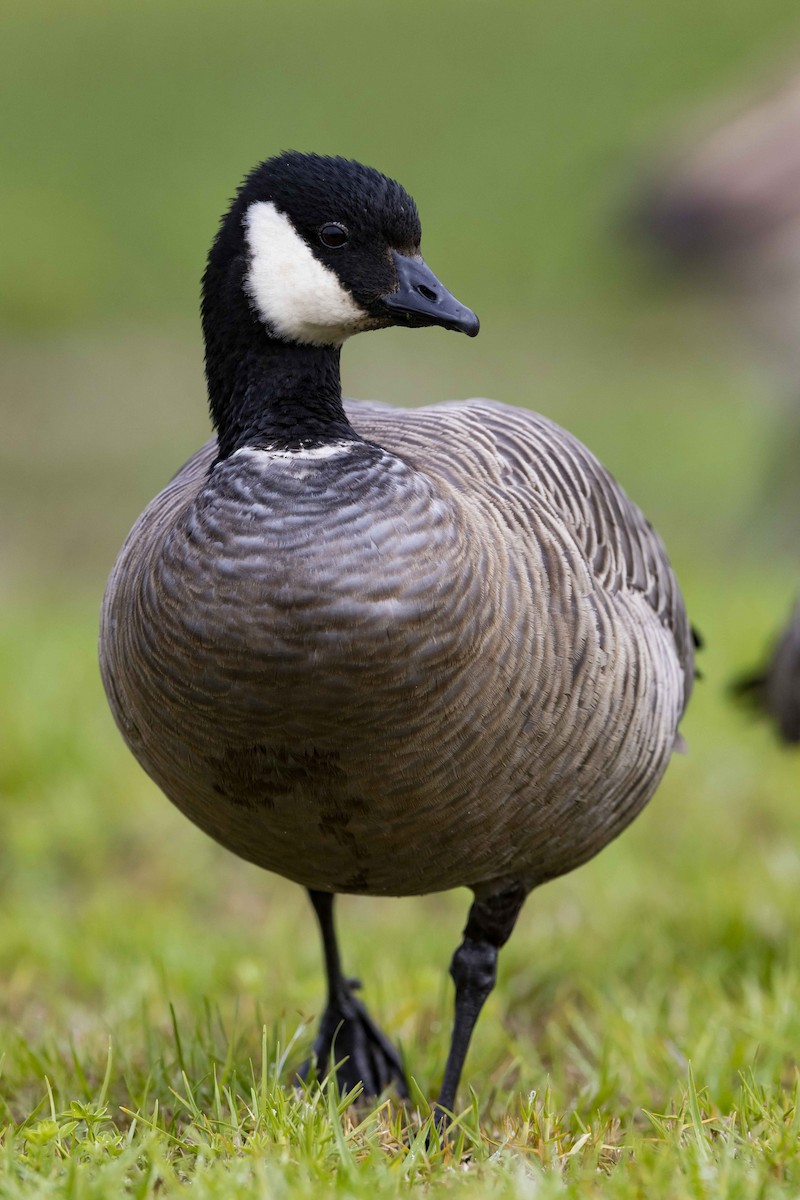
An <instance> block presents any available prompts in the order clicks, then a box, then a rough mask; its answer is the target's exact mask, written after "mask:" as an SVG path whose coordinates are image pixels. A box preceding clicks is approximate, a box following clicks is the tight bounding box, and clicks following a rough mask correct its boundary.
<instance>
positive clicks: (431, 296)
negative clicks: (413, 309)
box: [417, 283, 439, 304]
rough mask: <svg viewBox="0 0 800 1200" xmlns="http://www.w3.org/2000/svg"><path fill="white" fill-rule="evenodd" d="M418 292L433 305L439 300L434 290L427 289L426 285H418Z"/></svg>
mask: <svg viewBox="0 0 800 1200" xmlns="http://www.w3.org/2000/svg"><path fill="white" fill-rule="evenodd" d="M417 291H418V292H419V294H420V296H424V297H425V299H426V300H430V302H431V304H435V303H436V301H437V300H438V299H439V297H438V296H437V295H436V292H435V291H434V290H433V288H429V287H426V286H425V284H424V283H418V284H417Z"/></svg>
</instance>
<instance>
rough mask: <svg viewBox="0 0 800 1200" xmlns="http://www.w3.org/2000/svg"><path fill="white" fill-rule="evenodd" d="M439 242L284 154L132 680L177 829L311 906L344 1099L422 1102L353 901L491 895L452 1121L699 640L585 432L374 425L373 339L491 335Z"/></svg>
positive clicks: (468, 417)
mask: <svg viewBox="0 0 800 1200" xmlns="http://www.w3.org/2000/svg"><path fill="white" fill-rule="evenodd" d="M348 187H349V189H350V190H351V191H352V192H353V196H349V195H348ZM343 195H344V198H343ZM265 196H266V199H264V197H265ZM367 201H371V202H372V204H373V206H374V207H375V208H376V213H377V215H376V216H375V217H374V218H372V217H370V218H369V220H372V221H373V224H372V225H368V224H367V222H368V218H367V217H365V216H364V213H365V212H367V213H369V212H371V210H370V208H369V204H368V203H367ZM348 205H349V207H348ZM287 212H288V213H289V214H290V216H289V217H286V216H285V215H284V214H285V213H287ZM309 212H310V213H311V215H310V216H309V215H308V214H309ZM330 216H335V218H336V221H335V222H331V221H330V220H327V218H328V217H330ZM320 222H322V224H320ZM242 230H244V234H242ZM340 238H344V239H345V240H344V241H342V242H341V243H340ZM242 239H244V251H243V250H242ZM293 239H294V240H293ZM418 243H419V228H418V221H417V218H416V210H415V209H414V207H413V201H411V200H410V198H409V197H408V196H407V194H406V193H405V192H403V191H402V189H400V188H399V186H398V185H397V184H394V183H392V181H389V180H386V179H385V178H384V177H383V176H379V175H378V174H377V173H376V172H369V171H368V170H367V169H366V168H362V167H358V165H357V164H347V163H343V162H342V160H328V159H317V158H314V157H313V156H312V157H310V158H304V157H302V156H284V158H282V159H278V160H273V161H272V162H270V163H267V164H264V165H263V166H262V167H261V168H259V169H257V171H256V172H254V174H253V175H252V176H251V177H250V179H249V180H248V181H247V182H246V183H245V185H244V187H243V189H242V191H241V192H240V193H239V196H238V197H237V199H236V200H235V201H234V204H233V206H232V208H231V211H230V213H229V214H228V216H227V217H226V219H225V220H224V222H223V226H222V229H221V232H220V235H219V237H218V239H217V242H216V243H215V246H214V248H213V249H212V254H211V258H210V259H209V269H208V271H207V273H206V279H205V293H204V325H205V333H206V345H207V374H208V379H209V390H210V395H211V404H212V412H213V413H214V417H215V421H216V424H217V427H218V434H219V436H218V439H216V440H215V441H213V442H210V443H208V445H206V446H205V447H203V449H201V450H200V451H199V452H198V453H197V454H196V455H195V456H194V458H192V459H191V460H190V461H189V462H188V463H187V464H186V466H185V467H184V468H183V469H182V470H181V471H180V472H179V473H178V475H177V476H176V477H175V478H174V479H173V481H172V482H171V483H170V484H169V485H168V487H167V488H166V489H165V490H164V491H163V492H162V493H161V494H160V495H159V496H157V497H156V499H155V500H154V501H153V502H152V504H151V505H150V506H149V507H148V508H147V510H146V511H145V513H144V514H143V515H142V517H141V518H140V520H139V521H138V523H137V524H136V526H135V527H134V529H133V531H132V533H131V534H130V536H129V538H128V540H127V542H126V544H125V546H124V548H123V550H122V553H121V555H120V558H119V561H118V562H117V565H116V567H115V568H114V571H113V572H112V575H111V578H110V581H109V586H108V590H107V594H106V599H105V603H104V608H103V621H102V630H101V666H102V671H103V678H104V682H105V685H106V690H107V693H108V696H109V700H110V703H111V706H112V709H113V711H114V714H115V717H116V719H117V721H118V723H119V725H120V728H121V730H122V732H123V735H124V736H125V738H126V740H127V742H128V744H129V746H130V747H131V749H132V751H133V752H134V754H135V755H136V757H137V758H138V759H139V761H140V763H141V764H142V765H143V767H144V768H145V770H146V771H147V772H148V773H149V774H150V775H151V776H152V778H153V779H155V780H156V782H157V783H158V784H159V785H160V786H161V788H162V789H163V790H164V791H165V792H166V794H167V795H168V796H169V797H170V798H171V799H172V800H173V801H174V802H175V803H176V804H177V805H178V807H179V808H181V809H182V810H183V811H184V812H185V813H186V814H187V816H189V817H190V818H191V819H192V820H193V821H195V822H196V823H197V824H198V825H200V826H201V827H202V828H203V829H205V830H206V831H207V832H208V833H210V834H211V835H212V836H213V837H215V838H216V839H217V840H218V841H220V842H221V843H222V844H223V845H225V846H227V847H229V848H230V849H231V850H233V851H235V852H236V853H237V854H239V855H241V856H242V857H244V858H247V859H249V860H251V861H253V862H256V863H258V864H260V865H261V866H264V867H266V868H268V869H269V870H273V871H276V872H279V873H280V874H282V875H285V876H287V877H288V878H290V879H293V880H295V881H297V882H298V883H301V884H304V885H305V886H306V887H307V888H308V889H309V891H310V892H311V896H312V899H313V901H314V904H315V907H316V909H317V913H318V915H319V917H320V921H321V924H322V931H323V941H324V946H325V952H326V964H327V968H328V979H329V991H330V995H329V1003H328V1008H327V1010H326V1013H325V1017H324V1019H323V1023H322V1031H321V1033H320V1037H319V1039H318V1042H317V1046H316V1052H317V1057H318V1060H319V1062H320V1064H324V1063H325V1062H326V1061H327V1059H328V1055H329V1053H330V1049H331V1042H332V1040H333V1037H334V1034H335V1033H336V1031H337V1029H339V1033H338V1039H339V1040H338V1041H337V1042H336V1046H337V1057H339V1056H340V1055H341V1054H342V1052H344V1053H346V1054H347V1055H348V1056H349V1060H350V1066H349V1068H348V1067H347V1066H345V1068H343V1070H344V1072H345V1073H344V1076H343V1082H345V1083H348V1084H349V1083H351V1082H353V1081H355V1080H357V1079H361V1080H362V1081H363V1082H364V1083H365V1086H366V1087H367V1088H368V1090H380V1088H381V1087H383V1086H384V1085H385V1084H386V1083H387V1082H388V1081H389V1080H390V1079H391V1078H393V1077H395V1078H397V1077H399V1078H400V1081H401V1085H402V1068H401V1066H400V1064H399V1060H398V1059H397V1057H396V1055H395V1053H394V1051H393V1050H392V1048H391V1047H390V1046H389V1044H388V1043H386V1041H385V1039H383V1038H382V1035H380V1033H379V1031H378V1030H377V1029H376V1028H375V1026H374V1025H372V1023H371V1020H370V1018H369V1017H368V1015H367V1014H366V1012H365V1010H364V1009H363V1008H362V1007H361V1006H360V1005H359V1004H358V1002H357V1001H356V1000H355V998H354V997H353V995H352V992H351V990H350V988H349V985H348V983H347V980H346V979H345V978H344V976H343V974H342V972H341V968H340V966H339V960H338V950H337V947H336V941H335V936H334V933H333V924H332V910H331V902H332V901H331V897H332V895H333V894H334V893H337V892H359V893H367V894H388V895H408V894H414V893H423V892H430V891H436V890H440V889H444V888H450V887H454V886H457V885H467V886H469V887H471V888H473V890H474V892H475V895H476V901H475V903H474V905H473V908H472V911H471V913H470V919H469V922H468V924H467V929H466V931H465V938H464V942H463V943H462V945H461V947H460V949H459V950H458V951H457V952H456V956H455V958H454V960H453V965H452V968H451V970H452V973H453V975H454V978H455V980H456V987H457V1002H456V1024H455V1030H454V1035H453V1043H452V1047H451V1054H450V1058H449V1060H448V1067H447V1071H446V1075H445V1082H444V1085H443V1089H442V1094H441V1097H440V1100H441V1103H442V1104H443V1106H444V1107H445V1108H452V1105H453V1102H454V1098H455V1087H456V1084H457V1081H458V1077H459V1074H460V1070H461V1064H462V1062H463V1058H464V1054H465V1052H466V1046H467V1042H468V1039H469V1034H470V1032H471V1029H472V1025H473V1024H474V1020H475V1018H476V1017H477V1013H478V1011H479V1009H480V1005H481V1003H482V1001H483V999H484V998H485V996H486V994H487V993H488V991H489V990H490V988H491V986H492V983H493V980H494V969H495V962H496V957H497V950H498V948H499V947H500V946H501V945H502V944H503V942H504V941H505V940H506V939H507V937H508V935H509V934H510V932H511V928H512V927H513V924H514V920H515V918H516V916H517V913H518V912H519V909H520V907H521V904H522V902H523V900H524V898H525V896H526V895H527V893H528V892H529V891H530V889H531V888H533V887H534V886H536V885H537V884H539V883H541V882H543V881H544V880H546V879H549V878H552V877H553V876H556V875H559V874H561V873H563V872H564V871H568V870H570V869H572V868H573V867H575V866H577V865H579V864H580V863H582V862H584V861H585V860H586V859H588V858H589V857H591V856H592V855H593V854H595V853H596V852H597V851H598V850H599V849H601V848H602V846H604V845H605V844H606V843H607V842H608V841H609V840H610V839H611V838H613V837H614V836H615V835H616V834H618V833H619V832H620V831H621V830H622V829H623V828H624V827H625V826H626V825H627V824H628V823H629V822H630V821H631V820H632V818H633V817H634V816H635V815H636V813H637V812H638V811H639V810H640V809H641V807H642V805H643V804H644V803H645V802H646V801H647V799H648V798H649V797H650V795H651V794H652V793H653V791H654V789H655V787H656V786H657V784H658V782H659V780H660V779H661V776H662V775H663V772H664V770H665V768H666V766H667V763H668V761H669V758H670V754H671V752H672V749H673V747H674V745H675V740H676V736H677V726H678V722H679V719H680V716H681V714H682V712H683V709H684V706H685V703H686V699H687V697H688V694H689V690H690V686H691V680H692V674H693V671H692V643H691V637H690V633H689V627H688V624H687V620H686V615H685V612H684V608H683V602H682V600H681V597H680V593H679V591H678V588H677V584H676V582H675V579H674V576H673V574H672V571H671V569H670V566H669V563H668V561H667V558H666V554H665V552H664V548H663V546H662V543H661V541H660V540H659V538H658V537H657V535H656V534H655V533H654V532H653V530H652V528H651V527H650V525H649V524H648V523H647V522H646V521H645V519H644V518H643V517H642V515H641V513H640V512H639V510H638V509H637V508H635V506H634V505H633V504H631V502H630V501H629V500H628V499H627V497H626V496H625V494H624V493H623V492H622V490H621V489H620V488H619V487H618V485H617V484H616V483H615V482H614V480H613V479H612V478H611V477H610V476H609V475H608V473H607V472H606V471H605V470H604V469H603V467H602V466H601V465H600V464H599V463H598V462H597V460H596V459H595V458H594V457H593V456H592V455H591V454H590V453H589V451H587V450H586V449H585V448H584V447H583V446H581V445H580V443H579V442H577V441H576V440H575V439H574V438H572V437H571V436H570V435H569V434H568V433H566V432H565V431H564V430H562V429H559V428H558V427H557V426H556V425H553V424H552V423H551V422H549V421H547V420H546V419H545V418H543V417H539V416H536V415H534V414H532V413H530V412H527V411H523V410H519V409H512V408H508V407H506V406H504V405H499V404H494V403H492V402H490V401H485V400H470V401H465V402H463V403H446V404H441V405H435V406H432V407H430V408H423V409H414V410H398V409H392V408H390V407H387V406H385V405H380V404H375V403H371V402H370V403H358V402H355V401H348V402H347V403H346V405H343V403H342V401H341V392H340V389H339V376H338V353H339V344H340V342H341V341H342V340H344V337H345V336H347V334H348V333H350V332H353V331H356V330H357V329H359V328H369V327H373V326H377V325H380V324H388V323H390V322H396V321H400V322H405V321H410V322H411V323H416V324H419V323H426V324H444V325H446V326H448V327H451V328H457V329H463V330H464V331H465V332H469V333H475V332H477V319H476V318H475V317H474V315H473V314H472V313H470V312H469V311H468V310H466V309H464V308H463V306H461V305H459V304H458V302H457V301H455V300H454V299H453V298H452V297H451V296H449V293H447V292H445V291H444V289H442V288H441V285H440V284H439V283H438V281H437V280H436V279H435V277H434V276H432V275H431V274H430V272H429V271H428V269H427V267H425V264H424V263H423V262H422V260H421V259H420V258H419V257H418V249H417V248H418ZM348 246H349V247H350V248H349V249H348V248H347V247H348ZM321 247H322V248H321ZM398 247H399V249H398ZM309 260H310V261H309ZM321 264H322V265H324V271H321V270H320V266H321ZM276 281H278V282H277V283H276ZM281 281H282V283H281ZM278 283H281V286H278ZM337 288H338V289H339V290H338V291H337ZM387 313H388V315H387ZM231 314H232V315H231ZM340 1026H341V1028H339V1027H340ZM348 1070H349V1074H348V1073H347V1072H348Z"/></svg>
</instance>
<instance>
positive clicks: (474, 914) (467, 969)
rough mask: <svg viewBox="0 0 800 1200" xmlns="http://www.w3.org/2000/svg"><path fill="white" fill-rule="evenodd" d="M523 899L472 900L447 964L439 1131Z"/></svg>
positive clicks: (514, 895)
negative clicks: (452, 999)
mask: <svg viewBox="0 0 800 1200" xmlns="http://www.w3.org/2000/svg"><path fill="white" fill-rule="evenodd" d="M526 895H527V891H526V890H525V888H523V887H522V885H521V884H511V885H509V886H508V887H505V888H503V890H502V891H498V892H495V893H494V894H492V895H488V896H486V895H482V896H481V898H480V899H478V898H477V897H476V899H475V901H474V903H473V905H472V908H471V909H470V910H469V917H468V918H467V925H466V928H465V930H464V940H463V941H462V943H461V945H460V946H459V947H458V949H457V950H456V952H455V954H454V955H453V961H452V963H451V964H450V974H451V975H452V977H453V982H454V983H455V985H456V1012H455V1019H454V1022H453V1034H452V1037H451V1039H450V1053H449V1054H448V1056H447V1064H446V1066H445V1069H444V1079H443V1080H442V1087H441V1091H440V1092H439V1101H438V1103H437V1105H436V1109H435V1113H436V1121H437V1124H438V1125H439V1126H440V1127H442V1126H444V1125H446V1124H447V1119H448V1117H447V1112H453V1111H454V1109H455V1101H456V1089H457V1088H458V1083H459V1080H460V1078H461V1071H462V1069H463V1067H464V1059H465V1058H466V1056H467V1049H468V1047H469V1041H470V1038H471V1036H472V1031H473V1029H474V1028H475V1022H476V1021H477V1019H478V1015H479V1013H480V1011H481V1009H482V1008H483V1005H484V1002H485V1000H486V997H487V996H488V995H489V992H491V990H492V988H493V987H494V984H495V980H496V978H497V953H498V951H499V949H500V947H501V946H504V945H505V943H506V942H507V941H508V939H509V937H510V935H511V930H512V929H513V928H514V923H515V921H516V919H517V917H518V916H519V911H520V909H521V908H522V905H523V902H524V900H525V897H526ZM445 1110H447V1111H445Z"/></svg>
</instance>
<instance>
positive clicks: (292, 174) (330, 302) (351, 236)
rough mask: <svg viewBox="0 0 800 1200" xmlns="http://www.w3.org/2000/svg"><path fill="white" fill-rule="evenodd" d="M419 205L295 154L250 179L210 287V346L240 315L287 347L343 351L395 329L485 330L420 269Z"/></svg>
mask: <svg viewBox="0 0 800 1200" xmlns="http://www.w3.org/2000/svg"><path fill="white" fill-rule="evenodd" d="M420 239H421V229H420V223H419V215H418V213H417V208H416V205H415V203H414V201H413V200H412V199H411V197H410V196H409V195H408V193H407V192H406V191H405V189H404V188H402V187H401V186H400V184H399V183H396V182H395V181H394V180H393V179H389V178H388V177H387V176H385V175H382V174H381V173H380V172H379V171H376V170H374V169H373V168H371V167H365V166H362V165H361V163H357V162H352V161H349V160H347V159H344V158H326V157H322V156H320V155H316V154H299V153H295V152H288V153H286V154H281V155H279V156H278V157H277V158H272V159H269V160H268V161H266V162H264V163H261V164H260V165H259V166H258V167H256V168H255V170H253V171H252V172H251V173H250V175H248V176H247V178H246V179H245V181H244V183H243V184H242V186H241V188H240V189H239V192H238V193H237V195H236V198H235V199H234V201H233V203H232V205H231V207H230V209H229V211H228V212H227V214H226V215H225V217H224V218H223V220H222V225H221V227H220V231H219V234H218V236H217V239H216V241H215V243H214V245H213V247H212V249H211V253H210V255H209V260H208V268H207V270H206V274H205V277H204V281H203V287H204V291H203V318H204V328H205V333H206V338H207V340H208V339H209V337H211V338H212V339H213V338H214V336H215V332H216V330H217V329H218V328H219V325H220V324H223V325H228V324H229V323H230V321H231V320H235V319H236V317H237V314H238V316H239V317H241V318H242V319H244V320H246V321H247V322H248V324H250V325H252V323H253V321H254V320H256V321H258V322H259V323H260V324H261V325H263V326H265V327H266V331H267V333H268V334H269V335H270V336H272V337H274V338H278V339H280V340H282V341H285V342H297V343H301V344H306V345H340V344H341V343H342V342H343V341H344V340H345V339H346V338H347V337H349V336H350V335H351V334H353V333H358V332H360V331H362V330H366V329H378V328H383V327H386V326H388V325H442V326H444V327H445V328H449V329H457V330H461V331H462V332H464V333H468V334H470V335H472V336H474V335H475V334H476V333H477V332H478V319H477V317H476V316H475V315H474V314H473V313H472V312H470V311H469V309H466V308H464V306H463V305H461V304H459V303H458V301H457V300H456V299H455V298H454V297H453V296H451V295H450V293H449V292H448V291H447V290H446V288H444V287H443V286H442V284H440V283H439V281H438V280H437V279H436V277H435V276H434V275H433V273H432V272H431V271H430V269H429V268H428V267H427V266H426V264H425V263H424V261H423V260H422V258H421V257H420V252H419V246H420Z"/></svg>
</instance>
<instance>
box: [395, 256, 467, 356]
mask: <svg viewBox="0 0 800 1200" xmlns="http://www.w3.org/2000/svg"><path fill="white" fill-rule="evenodd" d="M392 256H393V258H394V264H395V267H396V269H397V284H398V287H397V291H396V292H390V293H389V294H388V295H386V296H383V297H381V299H382V302H383V304H385V306H386V307H387V308H388V309H389V311H390V312H391V314H392V319H393V321H394V323H395V324H396V325H412V326H420V325H441V326H443V328H444V329H455V330H457V331H458V332H459V333H466V334H467V335H468V336H469V337H475V336H476V335H477V332H478V330H479V329H480V327H481V323H480V321H479V320H478V318H477V317H476V316H475V313H474V312H472V311H471V310H470V309H468V308H465V307H464V305H463V304H460V303H459V301H458V300H456V298H455V296H452V295H451V294H450V292H448V290H447V288H446V287H444V286H443V285H442V284H441V283H440V282H439V280H438V279H437V278H436V276H435V275H434V273H433V271H432V270H431V269H430V267H429V266H428V264H427V263H426V262H425V259H424V258H420V257H419V256H416V257H414V258H410V257H409V256H408V255H407V254H399V253H398V252H397V250H393V251H392Z"/></svg>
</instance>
